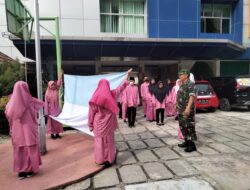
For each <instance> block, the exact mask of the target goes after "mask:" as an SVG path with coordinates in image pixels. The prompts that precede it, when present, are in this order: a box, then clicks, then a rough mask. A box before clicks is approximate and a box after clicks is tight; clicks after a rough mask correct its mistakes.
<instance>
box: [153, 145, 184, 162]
mask: <svg viewBox="0 0 250 190" xmlns="http://www.w3.org/2000/svg"><path fill="white" fill-rule="evenodd" d="M153 151H154V152H155V153H156V154H157V156H159V158H160V159H161V160H171V159H177V158H179V157H180V156H178V155H177V154H176V153H175V152H174V151H173V150H171V149H170V148H168V147H163V148H155V149H154V150H153Z"/></svg>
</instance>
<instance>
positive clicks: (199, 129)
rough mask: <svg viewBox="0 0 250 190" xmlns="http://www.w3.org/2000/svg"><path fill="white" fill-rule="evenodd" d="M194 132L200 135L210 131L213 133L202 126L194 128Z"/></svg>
mask: <svg viewBox="0 0 250 190" xmlns="http://www.w3.org/2000/svg"><path fill="white" fill-rule="evenodd" d="M196 132H197V133H198V134H199V135H200V134H203V135H204V134H210V133H213V132H212V131H209V130H207V129H203V128H198V129H196Z"/></svg>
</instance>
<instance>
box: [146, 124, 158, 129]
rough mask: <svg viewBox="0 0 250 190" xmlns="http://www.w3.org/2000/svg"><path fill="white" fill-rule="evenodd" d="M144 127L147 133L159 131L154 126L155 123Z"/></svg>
mask: <svg viewBox="0 0 250 190" xmlns="http://www.w3.org/2000/svg"><path fill="white" fill-rule="evenodd" d="M145 127H146V128H147V129H148V130H149V131H157V130H159V127H158V126H157V125H156V124H155V123H150V124H147V125H145Z"/></svg>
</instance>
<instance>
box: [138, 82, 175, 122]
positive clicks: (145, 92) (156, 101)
mask: <svg viewBox="0 0 250 190" xmlns="http://www.w3.org/2000/svg"><path fill="white" fill-rule="evenodd" d="M179 85H180V84H179V81H177V82H176V85H175V86H174V87H173V88H171V86H170V85H169V84H166V85H164V83H163V82H162V81H159V82H158V83H156V81H155V79H154V78H152V79H151V80H150V82H149V80H148V77H144V82H143V83H142V85H141V97H142V106H143V113H144V117H146V118H147V120H148V121H151V122H152V121H156V123H157V125H164V116H165V115H166V116H176V111H175V105H176V95H177V91H178V88H179Z"/></svg>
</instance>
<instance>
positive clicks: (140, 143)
mask: <svg viewBox="0 0 250 190" xmlns="http://www.w3.org/2000/svg"><path fill="white" fill-rule="evenodd" d="M128 144H129V146H130V147H131V148H132V149H134V150H136V149H144V148H146V147H147V146H146V145H145V143H144V142H143V141H140V140H135V141H128Z"/></svg>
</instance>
